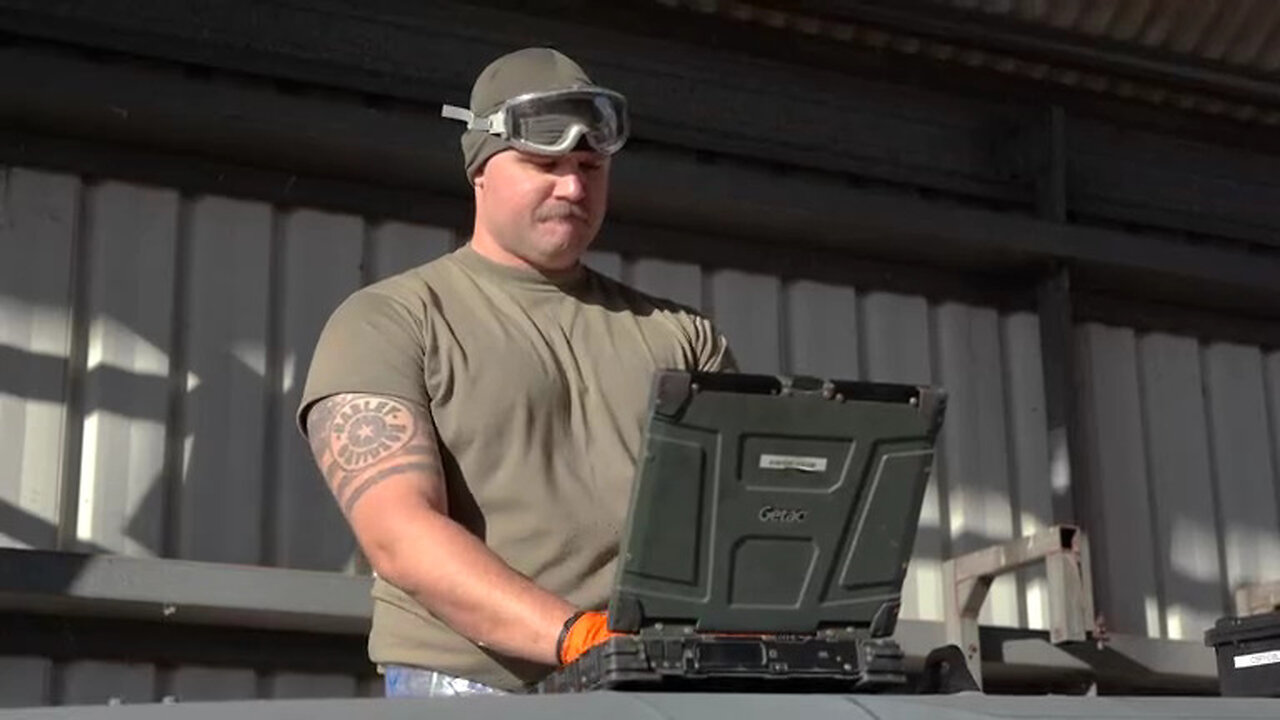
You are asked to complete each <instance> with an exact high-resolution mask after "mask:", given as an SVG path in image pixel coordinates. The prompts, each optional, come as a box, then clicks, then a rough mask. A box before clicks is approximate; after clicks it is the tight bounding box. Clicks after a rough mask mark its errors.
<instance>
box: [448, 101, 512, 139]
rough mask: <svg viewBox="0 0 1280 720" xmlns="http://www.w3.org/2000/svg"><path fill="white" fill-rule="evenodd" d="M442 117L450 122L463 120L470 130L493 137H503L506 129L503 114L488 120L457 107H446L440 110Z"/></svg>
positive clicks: (496, 114)
mask: <svg viewBox="0 0 1280 720" xmlns="http://www.w3.org/2000/svg"><path fill="white" fill-rule="evenodd" d="M440 117H443V118H448V119H450V120H461V121H462V122H465V123H466V124H467V129H468V130H480V131H483V132H487V133H491V134H493V135H501V134H502V133H503V131H504V130H505V129H506V128H505V125H506V123H504V122H503V117H502V113H495V114H493V115H490V116H489V117H487V118H478V117H476V115H475V113H473V112H471V111H470V110H468V109H466V108H461V107H457V106H456V105H444V106H442V107H441V108H440Z"/></svg>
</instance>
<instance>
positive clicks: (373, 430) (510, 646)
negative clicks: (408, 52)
mask: <svg viewBox="0 0 1280 720" xmlns="http://www.w3.org/2000/svg"><path fill="white" fill-rule="evenodd" d="M444 115H445V116H446V117H450V118H456V119H461V120H465V121H466V122H467V130H466V131H465V132H464V133H463V136H462V148H463V159H464V161H465V166H466V172H467V177H468V179H469V180H470V181H471V183H472V186H473V189H474V197H475V225H474V232H473V235H472V237H471V239H470V242H469V243H468V244H467V245H466V246H464V247H463V248H461V249H459V250H457V251H455V252H453V253H451V254H450V255H447V256H445V257H443V258H440V259H439V260H436V261H434V262H431V263H428V264H426V265H423V266H421V267H418V268H415V269H413V270H410V271H408V272H406V273H403V274H401V275H398V276H396V277H392V278H389V279H387V280H384V281H382V282H378V283H375V284H373V285H371V286H369V287H367V288H364V289H362V290H360V291H358V292H356V293H354V294H352V295H351V296H350V297H349V298H348V299H347V300H346V301H344V302H343V303H342V305H341V306H340V307H339V308H338V309H337V310H336V311H334V313H333V315H332V316H331V318H330V319H329V322H328V323H327V324H326V326H325V329H324V331H323V333H322V334H321V337H320V340H319V342H318V344H317V347H316V352H315V356H314V359H313V361H312V365H311V369H310V372H309V375H308V378H307V385H306V389H305V391H304V393H303V400H302V404H301V406H300V408H299V414H298V419H299V423H300V425H301V427H303V428H305V432H306V434H307V436H308V438H309V440H310V443H311V447H312V450H313V452H314V454H315V458H316V462H317V463H318V465H319V467H320V468H321V470H322V471H323V473H324V476H325V479H326V480H327V482H328V483H329V486H330V488H331V489H332V490H333V493H334V495H335V497H336V499H337V501H338V503H339V505H340V506H341V508H342V511H343V513H344V515H345V516H346V518H347V520H348V522H349V523H350V525H351V528H352V530H353V531H354V533H355V536H356V538H357V540H358V542H359V544H360V547H361V549H362V550H363V551H364V553H365V554H366V556H367V557H368V558H369V561H370V563H371V565H372V566H373V569H374V572H375V574H376V578H375V583H374V590H373V597H374V612H373V629H372V632H371V634H370V641H369V650H370V657H371V658H372V660H373V661H374V662H376V663H378V664H379V666H380V667H382V668H383V669H384V671H385V673H386V680H387V691H388V694H390V695H402V694H455V693H477V692H492V691H506V690H515V689H518V688H520V687H522V686H524V685H526V684H528V683H531V682H535V681H537V680H538V679H540V678H541V677H543V676H545V675H546V674H547V673H548V672H549V671H550V670H552V669H554V667H555V666H557V665H558V664H562V663H565V662H569V661H571V660H573V659H574V658H575V657H577V656H578V655H580V654H581V653H582V652H584V651H585V650H586V649H588V648H589V647H591V646H592V645H594V644H597V643H599V642H602V641H603V640H604V639H605V638H606V637H607V636H608V632H607V630H606V622H607V621H606V618H605V616H604V613H602V612H599V609H600V608H602V607H603V606H604V605H605V604H606V602H607V598H608V593H609V589H610V585H611V582H612V579H613V574H614V564H615V561H616V556H617V553H618V543H619V540H620V533H621V530H622V527H623V524H624V520H625V513H626V510H627V504H628V500H629V491H630V484H631V481H632V477H633V473H634V471H635V466H636V460H637V454H638V452H639V451H640V443H641V434H642V423H643V419H644V414H645V411H646V403H647V395H648V391H649V385H650V381H651V377H652V375H653V373H654V372H655V371H656V370H659V369H662V368H686V369H701V370H712V371H714V370H728V369H732V359H731V355H730V353H729V350H728V348H727V346H726V343H725V341H724V338H723V337H721V336H720V335H719V334H718V333H717V332H716V331H715V330H714V328H713V327H712V325H711V323H710V322H709V321H707V320H706V319H705V318H703V317H701V316H699V315H698V314H697V313H695V312H693V311H691V310H688V309H686V308H683V307H680V306H677V305H675V304H673V303H669V302H665V301H661V300H657V299H655V298H651V297H649V296H646V295H644V294H642V293H640V292H638V291H635V290H633V289H631V288H628V287H625V286H623V285H621V284H619V283H617V282H614V281H612V280H609V279H607V278H605V277H603V276H601V275H598V274H596V273H594V272H592V271H591V270H589V269H587V268H585V267H584V266H583V265H582V264H581V258H582V255H583V253H584V252H585V251H586V250H587V248H588V247H589V246H590V245H591V242H592V241H593V240H594V239H595V237H596V234H597V232H598V231H599V229H600V225H601V222H602V221H603V219H604V215H605V204H606V197H605V196H606V193H607V190H608V182H609V169H610V163H611V156H612V155H613V154H614V153H616V152H617V151H618V150H619V149H620V148H621V147H622V145H623V144H624V143H625V141H626V138H627V132H628V119H627V114H626V101H625V99H624V98H623V97H622V96H621V95H618V94H617V93H614V92H612V91H609V90H606V89H604V88H600V87H596V86H594V85H592V84H591V81H590V80H589V78H588V77H587V76H586V74H585V73H584V72H583V71H582V69H581V68H580V67H578V65H577V64H575V63H574V62H573V61H572V60H570V59H569V58H567V57H565V56H564V55H561V54H560V53H558V52H555V51H553V50H549V49H545V48H532V49H526V50H521V51H519V52H515V53H512V54H510V55H507V56H504V57H502V58H499V59H498V60H496V61H494V62H493V63H492V64H490V65H489V66H488V67H487V68H485V70H484V71H483V72H482V73H481V74H480V76H479V77H478V78H477V80H476V83H475V86H474V88H473V90H472V95H471V108H470V110H464V109H459V108H450V107H446V108H445V110H444Z"/></svg>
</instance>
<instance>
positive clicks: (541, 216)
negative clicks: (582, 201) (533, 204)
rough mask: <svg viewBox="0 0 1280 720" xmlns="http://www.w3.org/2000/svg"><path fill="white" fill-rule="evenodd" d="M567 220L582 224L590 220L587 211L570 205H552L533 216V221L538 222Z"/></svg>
mask: <svg viewBox="0 0 1280 720" xmlns="http://www.w3.org/2000/svg"><path fill="white" fill-rule="evenodd" d="M569 218H572V219H574V220H581V221H583V222H586V221H588V220H590V219H591V218H590V216H589V215H588V214H587V211H586V210H585V209H584V208H583V207H582V206H580V205H574V204H572V203H556V204H554V205H547V206H545V207H542V208H539V209H538V211H537V212H535V213H534V214H533V219H534V220H538V221H543V220H565V219H569Z"/></svg>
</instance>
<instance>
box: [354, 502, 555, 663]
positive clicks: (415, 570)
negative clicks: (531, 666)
mask: <svg viewBox="0 0 1280 720" xmlns="http://www.w3.org/2000/svg"><path fill="white" fill-rule="evenodd" d="M414 515H415V517H414V518H413V519H412V520H411V521H410V520H408V519H406V520H405V521H403V522H404V526H403V527H402V528H401V529H400V531H399V532H397V533H395V537H396V538H397V539H396V542H395V545H394V546H393V547H389V548H386V550H385V552H384V553H383V554H382V557H381V559H380V561H379V560H375V567H377V566H379V565H381V566H382V569H381V570H380V571H379V574H380V575H381V576H382V577H383V579H385V580H387V581H388V582H390V583H392V584H394V585H396V586H397V587H399V588H400V589H402V590H404V591H405V592H407V593H408V594H409V595H410V596H411V597H413V598H414V599H415V600H417V601H418V603H419V604H421V605H422V606H423V607H425V608H427V609H428V610H429V611H431V613H432V614H433V615H435V616H436V617H438V618H440V619H441V620H443V621H444V622H445V624H447V625H449V627H451V628H453V630H454V631H455V632H457V633H459V634H460V635H462V636H464V637H466V638H468V639H470V640H471V641H472V642H475V643H477V644H480V645H483V646H485V647H488V648H490V649H492V650H495V651H497V652H500V653H503V654H506V655H512V656H516V657H521V658H525V659H528V660H533V661H536V662H542V663H547V664H549V665H554V664H557V663H558V658H557V657H556V652H555V648H556V639H557V637H558V636H559V633H560V628H561V626H562V625H563V623H564V621H565V619H566V618H568V617H569V615H570V614H571V613H573V611H574V610H575V608H574V607H573V606H572V605H570V604H569V603H568V602H566V601H565V600H563V599H561V598H560V597H557V596H556V595H554V594H552V593H550V592H547V591H546V590H543V589H542V588H540V587H538V586H537V585H535V584H534V583H533V581H531V580H529V579H528V578H526V577H524V576H523V575H521V574H519V573H517V572H516V571H515V570H512V569H511V567H510V566H508V565H507V564H506V563H505V562H503V561H502V559H501V558H499V557H498V556H497V555H495V554H494V553H493V551H492V550H490V549H489V548H488V547H487V546H486V545H485V544H484V543H483V542H481V541H480V540H479V539H478V538H477V537H475V536H474V535H472V534H471V533H469V532H467V530H466V529H464V528H463V527H462V526H461V525H458V524H457V523H456V522H454V521H453V520H451V519H449V518H448V517H446V516H444V515H441V514H438V513H433V512H424V513H414Z"/></svg>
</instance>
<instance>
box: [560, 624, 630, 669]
mask: <svg viewBox="0 0 1280 720" xmlns="http://www.w3.org/2000/svg"><path fill="white" fill-rule="evenodd" d="M620 634H621V633H615V632H610V631H609V617H608V615H606V614H605V613H602V612H594V611H591V612H577V613H574V614H573V615H570V616H569V619H568V620H566V621H565V623H564V628H562V629H561V630H560V639H559V640H558V641H557V642H556V655H557V656H559V658H560V664H561V665H568V664H569V663H571V662H573V661H574V660H577V659H578V658H579V657H580V656H581V655H582V654H583V653H584V652H586V651H588V650H590V649H591V648H593V647H595V646H596V645H599V644H600V643H602V642H604V641H605V640H608V639H609V638H611V637H616V636H618V635H620Z"/></svg>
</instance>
